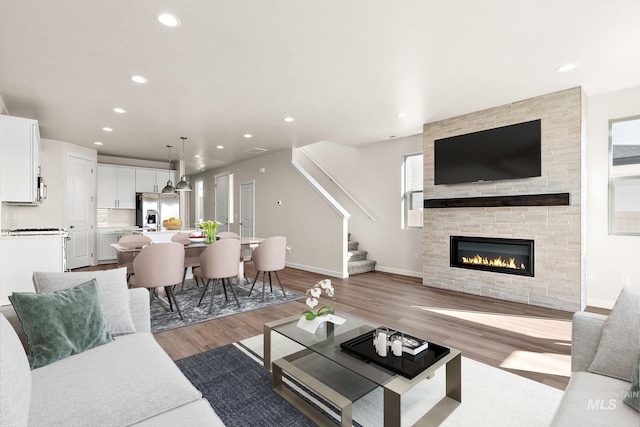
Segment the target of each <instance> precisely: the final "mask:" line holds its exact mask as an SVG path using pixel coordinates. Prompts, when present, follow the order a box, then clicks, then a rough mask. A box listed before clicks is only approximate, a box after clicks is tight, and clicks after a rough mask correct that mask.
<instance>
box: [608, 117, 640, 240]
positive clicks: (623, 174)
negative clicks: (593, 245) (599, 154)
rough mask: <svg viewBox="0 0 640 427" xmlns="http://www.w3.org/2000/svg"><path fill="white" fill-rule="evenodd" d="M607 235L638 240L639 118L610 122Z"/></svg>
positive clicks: (639, 214)
mask: <svg viewBox="0 0 640 427" xmlns="http://www.w3.org/2000/svg"><path fill="white" fill-rule="evenodd" d="M609 139H610V140H611V146H610V153H611V162H610V163H609V234H626V235H637V236H640V116H636V117H627V118H624V119H616V120H610V121H609Z"/></svg>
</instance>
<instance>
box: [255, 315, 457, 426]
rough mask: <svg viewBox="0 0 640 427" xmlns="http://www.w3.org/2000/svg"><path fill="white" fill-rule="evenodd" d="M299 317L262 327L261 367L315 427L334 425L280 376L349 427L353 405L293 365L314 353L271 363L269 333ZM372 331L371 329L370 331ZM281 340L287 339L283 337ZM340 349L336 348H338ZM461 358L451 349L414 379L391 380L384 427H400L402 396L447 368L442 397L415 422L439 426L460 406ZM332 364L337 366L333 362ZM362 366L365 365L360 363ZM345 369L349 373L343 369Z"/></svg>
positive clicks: (308, 351) (330, 330) (386, 388)
mask: <svg viewBox="0 0 640 427" xmlns="http://www.w3.org/2000/svg"><path fill="white" fill-rule="evenodd" d="M299 318H300V316H291V317H287V318H285V319H281V320H276V321H273V322H269V323H265V324H264V344H263V345H264V348H263V355H264V366H265V368H267V369H269V370H271V371H272V387H273V390H274V391H275V392H276V393H278V394H279V395H281V396H282V397H283V398H284V399H285V400H287V401H288V402H289V403H291V404H292V405H294V406H295V407H296V408H297V409H298V410H300V411H301V412H302V413H303V414H305V415H306V416H307V417H308V418H309V419H311V420H312V421H314V422H315V423H317V424H318V425H327V426H329V425H334V424H333V423H332V422H331V421H330V420H329V419H327V418H326V417H325V416H323V415H322V414H321V413H320V412H319V411H318V410H317V409H315V408H314V407H313V406H311V405H310V404H309V403H307V402H306V401H305V400H304V399H302V398H300V397H299V396H298V395H296V394H295V393H293V392H292V391H291V390H289V388H287V387H285V386H284V384H283V381H282V373H283V371H284V372H287V373H288V374H289V375H290V376H292V377H294V378H295V379H296V380H298V381H299V382H301V383H302V384H304V385H306V386H307V387H308V388H310V389H311V390H313V391H314V392H316V393H318V394H319V395H320V396H322V397H323V398H325V399H326V400H328V401H330V402H331V403H333V404H334V405H336V406H337V407H339V408H340V410H341V425H342V426H351V425H352V404H353V402H352V401H351V400H349V399H348V398H346V397H344V396H343V395H341V394H340V393H338V392H337V391H335V390H333V389H331V388H330V387H328V386H327V385H326V384H324V383H323V382H322V381H320V380H318V379H317V378H315V377H313V376H311V375H309V374H308V373H306V372H304V371H303V370H302V369H300V368H298V367H297V366H295V365H294V364H293V363H292V362H293V361H295V360H297V359H299V358H301V357H304V356H306V355H309V354H312V353H314V351H313V350H311V349H309V348H305V349H304V350H301V351H298V352H296V353H294V354H290V355H288V356H285V357H283V358H281V359H278V360H274V361H273V363H272V361H271V332H272V330H273V329H274V328H277V327H279V326H283V325H286V324H288V323H292V322H297V321H298V319H299ZM326 327H327V337H329V336H332V335H333V333H334V325H333V323H327V326H326ZM372 328H373V327H372ZM276 332H278V331H276ZM283 336H286V335H284V334H283ZM338 346H339V344H338ZM461 362H462V356H461V353H460V351H459V350H456V349H453V348H451V349H450V352H449V354H448V355H447V356H445V357H444V358H442V359H440V360H439V361H437V362H436V363H435V364H433V365H432V366H430V367H429V368H427V369H426V370H425V371H424V372H422V373H420V374H419V375H418V376H416V377H415V378H413V379H411V380H410V379H408V378H405V377H403V376H401V375H395V376H392V378H391V379H390V380H389V381H387V382H386V383H384V384H381V387H383V393H384V405H383V412H384V425H385V426H400V424H401V420H402V409H401V408H402V405H401V404H402V395H403V394H404V393H406V392H407V391H409V390H410V389H412V388H413V387H414V386H416V385H417V384H419V383H420V382H421V381H422V380H425V379H430V378H432V377H433V375H434V374H435V372H436V370H438V369H440V368H441V367H443V366H446V377H445V396H444V397H443V398H442V399H441V400H440V401H439V402H438V403H437V404H436V405H435V406H433V407H432V408H431V409H430V410H429V411H428V412H427V413H426V414H424V415H423V416H422V418H420V420H418V421H417V422H416V424H414V425H416V426H438V425H440V424H441V423H442V421H444V420H445V419H446V418H447V417H448V416H449V415H450V414H451V413H452V412H453V411H454V410H455V409H456V408H457V407H458V405H459V404H460V403H461V402H462V363H461ZM334 363H336V364H337V365H340V366H341V364H340V363H338V362H337V361H335V360H334ZM361 363H366V362H364V361H361ZM345 369H348V368H346V367H345Z"/></svg>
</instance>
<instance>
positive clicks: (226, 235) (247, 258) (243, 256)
mask: <svg viewBox="0 0 640 427" xmlns="http://www.w3.org/2000/svg"><path fill="white" fill-rule="evenodd" d="M216 236H218V237H220V239H237V240H240V236H238V234H236V233H234V232H233V231H221V232H220V233H217V234H216ZM247 251H248V253H247ZM240 261H242V262H243V263H244V264H246V263H248V262H251V250H250V249H242V250H241V251H240ZM243 270H244V268H243ZM244 282H245V283H249V279H247V275H246V273H245V275H244Z"/></svg>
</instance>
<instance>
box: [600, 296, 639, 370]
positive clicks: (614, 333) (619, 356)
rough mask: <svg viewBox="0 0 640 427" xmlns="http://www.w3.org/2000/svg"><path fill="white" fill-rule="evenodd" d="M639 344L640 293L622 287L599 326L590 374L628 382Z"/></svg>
mask: <svg viewBox="0 0 640 427" xmlns="http://www.w3.org/2000/svg"><path fill="white" fill-rule="evenodd" d="M639 343H640V292H637V291H633V290H631V289H628V288H623V289H622V291H621V292H620V295H619V296H618V299H617V300H616V303H615V304H614V305H613V308H612V309H611V313H610V314H609V317H607V320H605V322H604V325H603V326H602V333H601V334H600V343H599V344H598V350H597V351H596V355H595V357H594V358H593V362H591V366H590V367H589V372H592V373H594V374H600V375H606V376H608V377H613V378H618V379H620V380H624V381H629V382H631V376H632V374H633V370H634V368H635V363H636V359H637V358H638V353H640V344H639Z"/></svg>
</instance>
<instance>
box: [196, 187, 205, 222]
mask: <svg viewBox="0 0 640 427" xmlns="http://www.w3.org/2000/svg"><path fill="white" fill-rule="evenodd" d="M194 193H195V213H196V218H195V220H196V221H195V223H196V224H198V223H200V222H202V221H204V182H203V180H202V179H199V180H197V181H196V182H195V191H194Z"/></svg>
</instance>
